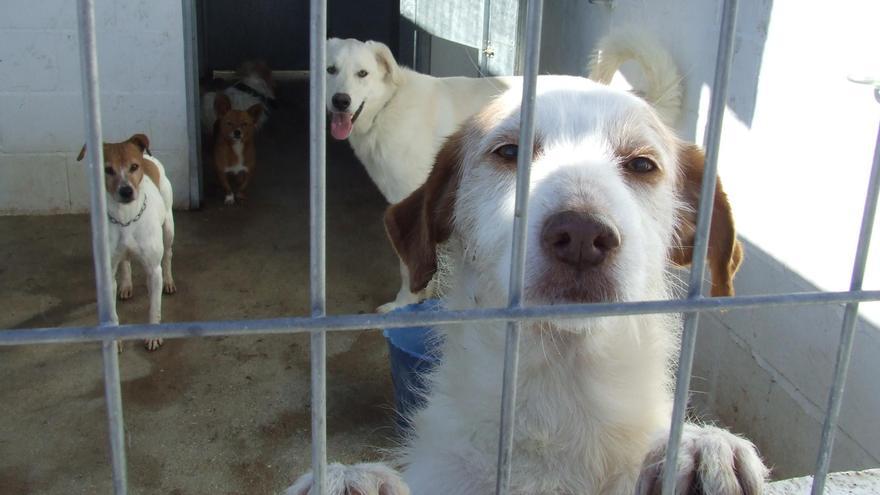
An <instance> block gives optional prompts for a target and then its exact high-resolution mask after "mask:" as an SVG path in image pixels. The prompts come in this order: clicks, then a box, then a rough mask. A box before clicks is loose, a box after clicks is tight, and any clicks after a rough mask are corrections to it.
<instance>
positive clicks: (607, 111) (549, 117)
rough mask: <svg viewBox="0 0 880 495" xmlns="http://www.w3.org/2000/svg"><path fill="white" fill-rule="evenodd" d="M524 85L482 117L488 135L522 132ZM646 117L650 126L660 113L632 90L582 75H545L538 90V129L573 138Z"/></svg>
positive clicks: (536, 103)
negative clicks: (521, 115)
mask: <svg viewBox="0 0 880 495" xmlns="http://www.w3.org/2000/svg"><path fill="white" fill-rule="evenodd" d="M521 101H522V88H521V87H514V88H511V89H510V90H508V91H507V92H505V93H504V94H502V95H501V96H500V97H498V99H497V100H496V101H495V102H494V103H493V104H492V105H490V106H489V107H487V108H486V109H485V110H484V112H483V113H482V114H481V115H480V116H479V117H478V119H477V120H478V124H479V127H481V128H482V129H483V130H485V131H487V134H492V133H493V132H494V133H507V134H509V133H510V132H511V131H515V132H518V130H519V125H520V108H521V107H520V105H521ZM637 120H645V121H646V123H647V124H648V125H649V126H650V127H654V126H655V124H656V122H655V121H656V116H655V115H654V114H653V112H652V111H651V109H650V107H649V105H648V104H647V103H646V102H645V101H644V100H642V99H641V98H639V97H637V96H635V95H632V94H630V93H627V92H624V91H620V90H616V89H613V88H610V87H608V86H605V85H602V84H599V83H596V82H594V81H590V80H589V79H585V78H581V77H569V76H542V77H541V78H539V80H538V85H537V88H536V91H535V130H536V133H537V134H538V135H542V134H552V136H556V137H559V138H566V139H572V138H575V137H577V136H576V135H578V134H584V133H593V134H595V133H597V132H604V133H607V132H613V131H614V129H615V128H618V127H620V126H621V125H622V124H624V123H631V122H632V121H637Z"/></svg>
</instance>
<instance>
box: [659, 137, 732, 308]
mask: <svg viewBox="0 0 880 495" xmlns="http://www.w3.org/2000/svg"><path fill="white" fill-rule="evenodd" d="M678 160H679V164H680V166H681V174H682V183H681V186H680V190H681V194H680V196H681V198H680V199H681V200H682V201H683V202H684V203H685V204H687V205H688V206H689V208H687V211H682V212H681V213H680V217H679V222H678V225H677V226H676V233H677V235H678V241H677V245H675V246H673V248H672V252H671V253H670V258H671V259H672V261H673V263H675V264H677V265H679V266H687V265H689V264H690V263H691V260H692V259H693V254H694V253H693V251H694V249H693V246H694V235H695V233H696V225H697V208H698V207H699V201H700V185H701V184H702V181H703V162H704V160H705V155H704V154H703V151H702V150H701V149H700V148H698V147H697V146H694V145H691V144H686V145H682V147H681V149H680V151H679V154H678ZM742 259H743V248H742V244H741V243H740V242H739V241H738V240H737V238H736V229H735V228H734V225H733V212H732V211H731V209H730V203H729V202H728V201H727V195H726V194H724V189H722V188H721V180H720V179H717V180H716V182H715V201H714V205H713V208H712V222H711V225H710V226H709V252H708V258H707V262H708V266H709V270H710V271H711V274H712V290H711V294H712V296H732V295H733V294H734V290H733V276H734V275H735V274H736V271H737V270H738V269H739V266H740V264H741V263H742Z"/></svg>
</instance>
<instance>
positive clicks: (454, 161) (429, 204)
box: [385, 131, 464, 292]
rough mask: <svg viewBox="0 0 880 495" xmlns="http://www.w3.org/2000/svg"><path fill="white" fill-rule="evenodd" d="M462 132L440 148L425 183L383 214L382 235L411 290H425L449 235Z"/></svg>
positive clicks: (458, 171) (459, 170)
mask: <svg viewBox="0 0 880 495" xmlns="http://www.w3.org/2000/svg"><path fill="white" fill-rule="evenodd" d="M463 132H464V131H459V132H457V133H455V134H453V135H452V136H450V137H449V139H447V140H446V143H445V144H444V145H443V148H442V149H441V150H440V152H439V153H438V154H437V158H436V160H435V161H434V168H433V169H431V174H430V175H429V176H428V180H427V181H425V183H424V184H422V186H421V187H419V188H418V189H416V190H415V191H413V193H412V194H410V195H409V196H407V197H406V198H405V199H404V200H403V201H401V202H399V203H397V204H394V205H391V206H390V207H388V209H387V210H386V211H385V231H386V232H387V233H388V239H389V240H390V241H391V244H392V245H393V246H394V250H395V251H396V252H397V255H398V256H399V257H400V259H401V260H403V262H404V263H405V264H406V266H407V268H408V269H409V285H410V290H412V291H413V292H418V291H420V290H422V289H424V288H425V287H426V286H427V285H428V282H430V281H431V277H433V276H434V272H436V271H437V245H438V244H440V243H442V242H444V241H446V240H447V239H449V236H450V235H451V234H452V214H453V210H454V208H455V195H456V191H457V190H458V183H459V180H460V173H461V156H462V154H461V153H462V150H461V146H462V142H463V139H464V134H463Z"/></svg>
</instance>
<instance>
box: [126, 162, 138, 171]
mask: <svg viewBox="0 0 880 495" xmlns="http://www.w3.org/2000/svg"><path fill="white" fill-rule="evenodd" d="M138 167H140V165H138V164H137V163H132V164H131V166H130V167H128V170H129V172H134V171H135V170H137V169H138Z"/></svg>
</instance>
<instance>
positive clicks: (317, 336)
mask: <svg viewBox="0 0 880 495" xmlns="http://www.w3.org/2000/svg"><path fill="white" fill-rule="evenodd" d="M310 17H311V19H310V25H311V26H310V28H311V43H310V47H311V48H310V53H309V117H310V120H309V180H310V187H311V193H310V195H309V200H310V204H309V220H310V221H309V225H310V234H309V244H310V252H311V261H310V263H311V265H310V288H311V306H312V317H315V318H321V317H323V316H325V315H326V314H327V304H326V278H325V275H326V261H325V256H324V255H325V244H326V242H325V241H326V199H325V193H326V153H325V151H326V148H325V146H326V142H325V141H326V129H325V127H326V118H327V116H326V110H325V109H324V99H325V94H326V91H327V88H326V81H325V76H324V71H325V67H326V66H327V53H326V51H327V2H326V0H311V5H310ZM310 363H311V368H312V370H311V371H312V474H313V476H314V491H313V492H312V493H315V494H320V495H323V494H324V493H325V489H326V484H325V478H326V470H327V379H326V374H327V333H326V331H324V330H317V331H313V332H312V334H311V358H310Z"/></svg>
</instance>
